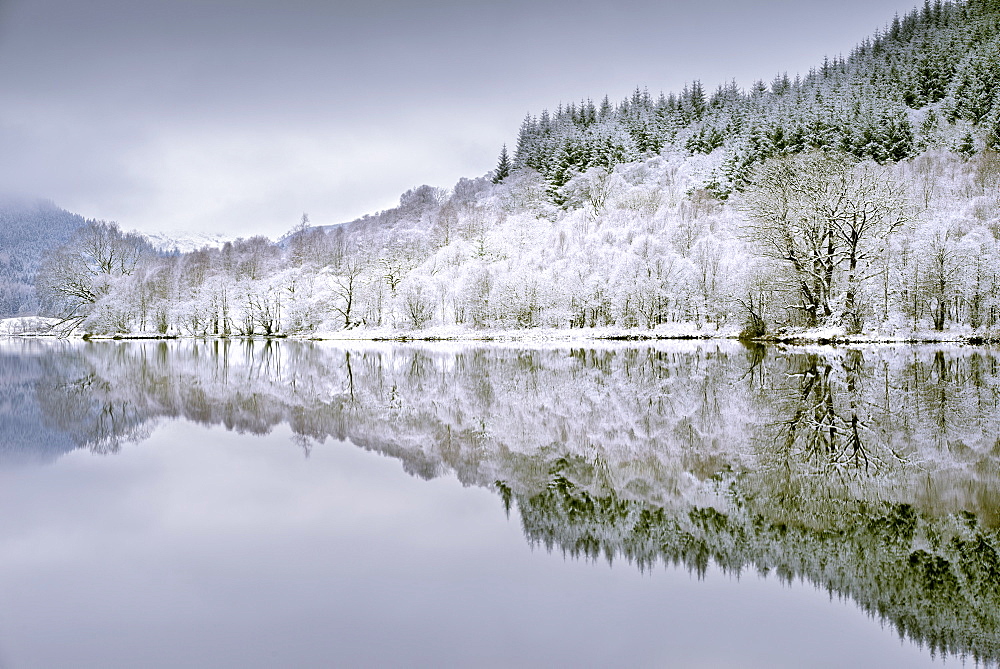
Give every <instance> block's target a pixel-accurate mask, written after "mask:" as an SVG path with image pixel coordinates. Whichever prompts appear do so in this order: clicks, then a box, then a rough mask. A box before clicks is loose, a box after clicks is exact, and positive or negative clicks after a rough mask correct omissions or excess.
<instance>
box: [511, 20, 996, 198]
mask: <svg viewBox="0 0 1000 669" xmlns="http://www.w3.org/2000/svg"><path fill="white" fill-rule="evenodd" d="M997 63H1000V5H998V4H997V2H995V0H967V1H964V2H942V1H941V0H938V1H936V2H933V3H932V2H930V0H926V1H925V3H924V5H923V7H922V8H918V9H915V10H913V11H912V12H910V13H909V14H907V15H906V16H904V17H902V18H900V17H898V16H897V17H896V18H895V19H894V20H893V21H892V23H891V24H890V25H889V26H888V27H887V28H886V29H885V30H884V31H882V32H879V33H876V35H875V36H873V37H872V38H869V39H866V40H864V41H863V42H862V43H861V44H860V45H859V46H858V47H857V48H855V49H854V50H853V51H852V52H851V54H850V55H849V56H847V57H846V58H845V57H840V56H836V57H833V58H828V59H826V60H824V62H823V64H822V65H821V66H819V67H816V68H813V69H812V70H810V71H809V72H808V74H806V75H805V76H796V77H795V78H794V79H790V78H789V77H788V75H787V74H782V75H779V76H777V77H775V78H774V80H773V81H772V82H771V83H770V85H767V84H765V83H764V82H763V81H758V82H756V83H755V84H754V85H753V86H752V87H751V89H750V90H749V91H744V90H742V89H740V88H739V87H738V86H737V85H736V84H735V83H729V84H725V85H721V86H719V87H718V88H717V89H716V90H715V91H714V92H713V93H708V92H707V91H706V90H705V89H704V87H703V84H702V83H701V82H699V81H694V82H692V83H691V84H690V85H687V86H685V88H684V89H683V90H682V91H681V92H680V93H679V94H677V93H671V94H670V95H664V94H662V93H661V94H660V95H659V96H658V97H655V98H654V97H653V96H652V95H650V94H649V92H648V91H643V90H636V91H635V92H634V93H633V94H632V95H631V97H629V98H628V99H626V100H623V101H621V102H620V103H618V104H617V105H615V104H612V103H611V102H610V101H609V100H608V98H607V97H605V98H604V99H603V100H602V101H601V103H600V104H599V105H598V104H595V103H594V102H593V101H592V100H584V101H582V102H580V103H578V104H577V103H570V104H568V105H560V106H559V107H558V108H557V109H556V111H555V112H554V113H550V112H549V111H548V110H545V111H543V112H542V113H541V115H539V116H537V117H536V116H531V115H529V116H528V117H526V118H525V119H524V122H523V123H522V125H521V128H520V132H519V134H518V140H517V148H516V151H515V154H514V160H513V165H514V167H515V168H521V169H524V168H529V169H532V170H535V171H537V172H539V173H540V174H542V175H543V177H544V179H545V183H546V188H547V191H548V194H549V197H550V199H551V200H552V201H553V202H555V203H557V204H563V203H564V202H565V200H566V196H565V194H564V193H563V192H562V187H563V186H564V185H565V184H566V183H567V182H568V181H569V180H570V179H571V178H572V175H574V174H578V173H581V172H585V171H587V170H588V169H589V168H591V167H603V168H605V169H610V168H612V167H613V166H614V165H617V164H621V163H628V162H632V161H634V160H638V159H640V158H643V157H647V156H649V155H654V154H657V153H659V152H660V151H661V150H663V149H664V147H670V148H673V149H680V150H684V151H687V152H689V153H711V152H713V151H715V150H717V149H721V150H723V151H724V153H725V160H724V163H723V164H722V165H721V166H720V168H719V170H718V171H717V173H716V175H715V182H714V183H713V184H712V187H713V191H714V192H715V193H716V194H717V195H720V196H723V197H724V196H727V195H729V194H730V193H731V192H732V191H733V190H741V189H742V188H743V187H744V186H745V185H746V184H747V181H748V179H749V175H750V173H751V171H752V167H753V166H754V165H756V164H759V163H760V162H763V161H764V160H766V159H768V158H772V157H776V156H785V155H789V154H795V153H800V152H805V151H809V150H814V149H836V150H838V151H842V152H845V153H848V154H851V155H853V156H855V157H856V158H858V159H859V160H865V159H870V160H874V161H876V162H878V163H888V162H896V161H899V160H903V159H905V158H909V157H912V156H914V155H916V154H917V153H919V152H920V151H922V150H925V149H927V148H934V147H944V148H950V149H954V150H959V151H962V152H965V153H967V154H971V153H973V152H975V151H977V150H981V149H982V148H984V147H986V148H993V149H996V148H997V147H998V146H1000V92H998V91H1000V87H998V84H1000V68H998V67H997Z"/></svg>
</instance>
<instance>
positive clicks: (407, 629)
mask: <svg viewBox="0 0 1000 669" xmlns="http://www.w3.org/2000/svg"><path fill="white" fill-rule="evenodd" d="M997 374H998V365H997V358H996V356H995V355H994V354H993V353H992V352H991V351H989V350H985V349H975V348H967V347H949V348H940V347H897V348H878V349H874V348H873V349H867V350H866V349H857V348H855V349H839V350H838V349H820V348H814V349H810V348H799V349H785V350H778V349H762V348H755V349H747V348H744V347H742V346H739V345H737V344H729V343H722V344H719V343H710V342H700V343H673V344H657V345H655V346H638V347H637V346H624V345H623V346H603V347H584V348H580V347H576V348H570V347H558V346H556V347H534V348H530V347H529V348H526V347H519V346H497V345H495V346H465V345H463V346H455V345H437V346H431V345H424V346H401V345H393V346H389V345H384V346H383V345H375V344H359V345H352V346H350V347H346V348H345V347H341V346H335V345H331V344H308V343H296V342H280V343H274V342H271V343H267V342H257V343H239V342H172V343H157V342H146V343H137V342H92V343H81V342H34V341H8V342H2V343H0V430H2V431H0V434H2V435H3V436H2V438H0V439H2V443H0V447H2V448H0V455H2V462H3V466H2V467H0V479H2V481H0V496H2V500H0V561H2V565H3V569H0V660H2V661H3V662H4V663H5V664H4V666H10V667H60V666H66V667H70V666H72V667H85V666H92V667H113V666H122V667H125V666H153V667H155V666H206V667H209V666H213V667H218V666H240V667H252V666H276V665H281V666H308V667H311V666H316V667H322V666H373V665H382V666H433V665H464V666H511V665H514V664H517V665H525V666H561V665H562V666H565V665H577V666H608V665H619V666H689V667H709V666H761V667H764V666H788V667H793V666H830V667H834V666H844V665H846V664H852V665H855V666H898V667H910V666H921V665H935V664H938V665H940V664H941V662H942V660H941V659H940V658H941V657H942V656H943V657H945V658H951V659H950V662H949V663H952V664H953V663H954V662H955V661H956V659H957V658H958V657H966V658H969V659H970V660H974V659H975V658H980V659H981V660H983V661H984V662H986V663H991V664H992V663H995V661H996V658H997V657H998V656H1000V651H998V648H1000V633H998V617H1000V585H998V583H1000V561H998V559H997V547H998V546H1000V541H998V531H997V526H998V517H997V499H996V491H997V490H998V487H997V485H998V483H1000V481H998V480H997V479H998V477H1000V471H998V467H997V462H998V455H1000V445H998V438H997V435H998V434H1000V430H998V428H1000V425H998V424H997V423H998V412H997V401H998V398H997V387H998V384H997Z"/></svg>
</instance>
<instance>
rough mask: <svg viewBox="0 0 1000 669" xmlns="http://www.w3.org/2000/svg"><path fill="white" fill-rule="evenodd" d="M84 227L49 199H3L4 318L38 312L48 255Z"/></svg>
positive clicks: (0, 296)
mask: <svg viewBox="0 0 1000 669" xmlns="http://www.w3.org/2000/svg"><path fill="white" fill-rule="evenodd" d="M83 224H84V219H83V217H82V216H78V215H77V214H72V213H70V212H68V211H66V210H64V209H60V208H59V207H57V206H55V205H54V204H53V203H51V202H49V201H47V200H26V199H17V198H4V199H0V317H7V316H18V315H33V314H36V313H38V310H39V306H40V305H39V302H38V297H37V295H36V294H35V288H34V283H35V277H36V275H37V273H38V269H39V267H40V266H41V263H42V260H43V258H44V256H45V254H46V252H48V251H49V250H51V249H54V248H56V247H58V246H60V245H61V244H65V243H66V242H67V241H68V240H69V239H70V237H71V236H72V235H73V232H74V231H75V230H77V229H78V228H80V227H81V226H82V225H83Z"/></svg>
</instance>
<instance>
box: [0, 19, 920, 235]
mask: <svg viewBox="0 0 1000 669" xmlns="http://www.w3.org/2000/svg"><path fill="white" fill-rule="evenodd" d="M914 1H915V0H842V1H841V2H837V3H832V2H829V1H828V0H824V1H822V2H821V1H819V0H775V1H767V2H736V1H723V0H697V1H694V0H688V1H684V2H672V1H670V0H605V1H603V2H595V1H591V0H583V1H576V2H574V1H572V0H570V1H567V0H491V1H489V2H477V1H476V0H464V1H462V0H436V1H431V0H365V1H359V2H338V1H337V0H332V1H325V2H324V1H320V0H284V1H283V2H280V3H279V2H276V1H264V0H165V1H159V0H151V1H143V0H87V1H83V0H0V189H3V190H10V191H19V192H23V193H30V194H33V195H37V196H41V197H45V198H49V199H52V200H54V201H55V202H56V204H58V205H60V206H62V207H64V208H67V209H69V210H71V211H75V212H78V213H81V214H83V215H85V216H88V217H95V218H104V219H110V220H116V221H118V222H119V223H120V224H121V225H122V227H124V228H129V229H138V230H141V231H144V232H158V231H183V230H190V231H202V232H207V231H215V232H221V233H225V234H227V235H229V236H233V237H235V236H249V235H253V234H266V235H269V236H271V237H277V236H279V235H281V234H282V233H284V232H286V231H287V230H289V229H290V228H292V227H293V226H294V225H295V224H296V223H297V222H298V220H299V218H300V217H301V215H302V213H303V212H308V213H309V216H310V219H311V220H312V222H313V224H316V225H320V224H329V223H339V222H343V221H347V220H351V219H354V218H356V217H358V216H361V215H363V214H365V213H371V212H374V211H376V210H379V209H385V208H387V207H391V206H394V205H395V204H396V203H397V202H398V199H399V195H400V193H402V192H403V191H405V190H406V189H408V188H412V187H414V186H418V185H421V184H424V183H427V184H431V185H434V186H441V187H450V186H452V185H453V184H454V183H455V182H456V181H457V180H458V179H459V178H460V177H463V176H467V177H474V176H480V175H482V174H484V173H486V172H487V171H489V170H490V169H492V168H493V166H494V165H495V162H496V157H497V154H498V153H499V150H500V146H501V144H503V143H504V142H506V143H507V144H508V145H512V144H513V143H514V142H515V140H516V136H517V129H518V126H519V125H520V123H521V120H522V119H523V118H524V116H525V114H527V113H529V112H530V113H532V114H537V113H539V112H540V111H541V110H542V109H543V108H550V109H554V108H555V107H556V106H557V105H558V104H559V103H560V102H570V101H579V100H580V99H582V98H586V97H591V98H594V99H595V100H597V101H599V100H600V99H601V97H603V96H604V95H605V94H608V95H610V97H611V99H612V101H617V100H619V99H621V98H623V97H625V96H627V95H628V94H629V93H630V92H631V91H632V90H634V89H635V88H636V87H646V88H648V89H649V90H650V92H651V93H653V94H654V95H655V94H658V93H659V92H660V91H664V92H670V91H679V90H680V89H681V88H682V87H683V85H684V83H685V82H687V81H690V80H692V79H700V80H701V81H702V82H703V83H704V84H705V86H706V88H708V89H709V90H711V89H714V88H715V86H717V85H718V84H720V83H723V82H725V81H728V80H731V79H735V80H736V81H737V83H739V84H740V85H742V86H744V87H746V86H749V85H750V84H751V83H752V82H753V81H754V80H756V79H763V80H765V81H768V82H769V81H770V80H771V79H772V78H773V77H774V75H775V74H777V73H779V72H781V71H788V72H789V74H790V75H794V74H795V73H796V72H802V73H804V72H806V71H807V70H808V69H809V67H811V66H813V65H816V64H818V63H820V62H821V61H822V58H823V56H824V55H830V56H833V55H837V54H840V53H845V54H846V53H847V52H849V50H850V49H851V48H852V47H853V46H854V45H855V44H856V43H857V42H858V41H859V40H861V39H862V38H864V37H865V36H867V35H870V34H871V33H872V32H874V30H875V29H877V28H879V27H882V26H885V25H886V24H887V23H888V22H889V21H891V19H892V16H893V14H895V13H897V12H898V13H900V14H903V13H905V12H907V11H909V10H910V9H911V8H912V7H913V6H914Z"/></svg>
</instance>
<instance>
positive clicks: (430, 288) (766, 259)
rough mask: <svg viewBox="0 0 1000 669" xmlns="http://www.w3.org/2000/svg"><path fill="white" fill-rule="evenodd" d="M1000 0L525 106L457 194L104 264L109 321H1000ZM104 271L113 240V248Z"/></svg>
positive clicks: (888, 324)
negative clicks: (832, 47) (626, 91)
mask: <svg viewBox="0 0 1000 669" xmlns="http://www.w3.org/2000/svg"><path fill="white" fill-rule="evenodd" d="M997 62H1000V2H997V1H996V0H990V1H986V0H968V1H965V2H935V3H933V4H932V3H930V2H926V3H925V4H924V5H923V7H922V8H920V9H917V10H914V11H913V12H911V13H910V14H908V15H907V16H905V17H903V18H897V19H895V20H894V21H892V23H890V24H889V26H888V27H887V28H886V29H885V30H884V31H879V32H877V33H876V34H875V35H874V36H873V37H871V38H868V39H865V40H863V41H862V42H861V43H860V44H859V45H858V47H857V48H856V49H854V51H852V53H851V54H850V55H849V56H847V57H843V58H842V57H839V56H838V57H835V58H832V59H827V60H825V61H824V62H823V63H822V64H819V65H817V67H816V68H814V69H813V70H811V71H810V72H809V73H807V74H806V75H804V76H796V77H794V78H790V77H788V76H786V75H783V74H782V75H779V76H777V77H776V78H775V79H774V81H772V82H771V84H770V85H765V84H763V83H762V82H758V83H757V84H756V85H754V86H753V87H751V90H749V91H743V90H740V89H739V88H738V87H736V86H735V85H724V86H720V87H719V88H718V89H717V90H716V91H715V92H714V93H712V94H708V93H707V92H706V91H705V90H704V88H703V87H702V85H701V84H700V83H699V82H694V83H692V84H690V85H689V86H687V87H686V88H685V89H684V90H683V91H681V92H680V93H678V94H671V95H660V96H659V97H657V98H655V99H654V98H653V96H650V95H648V94H646V93H645V92H642V91H637V92H636V93H635V94H634V95H633V96H631V97H630V98H629V99H628V100H625V101H622V102H620V103H618V104H612V103H611V102H610V101H608V100H607V99H605V100H604V101H603V102H602V103H601V104H599V105H595V104H593V103H591V102H589V101H586V100H585V101H584V102H582V103H580V104H570V105H560V106H559V107H558V108H557V110H556V112H554V113H549V112H547V111H543V112H542V113H541V114H540V115H539V116H538V117H529V118H527V119H525V121H524V123H523V124H522V126H521V132H520V137H519V140H518V144H517V147H516V149H515V151H514V152H513V154H514V155H513V160H509V159H508V158H507V154H506V151H503V152H501V160H500V161H499V163H498V165H497V169H496V170H494V171H493V172H492V173H490V174H487V175H484V176H481V177H477V178H472V179H461V180H460V181H459V182H458V183H457V184H455V186H454V187H453V188H452V189H450V190H444V189H440V188H433V187H431V186H420V187H418V188H414V189H412V190H410V191H408V192H406V193H404V194H403V196H402V197H401V198H400V202H399V205H398V206H397V207H394V208H391V209H389V210H386V211H382V212H378V213H376V214H372V215H370V216H365V217H363V218H361V219H358V220H356V221H353V222H350V223H346V224H342V225H337V226H329V227H310V226H309V225H308V224H307V221H306V220H305V219H304V220H303V224H302V225H300V226H298V227H297V228H296V229H295V230H293V231H292V232H291V233H290V234H289V235H287V236H286V237H284V238H283V239H282V240H281V242H280V243H278V244H274V243H271V242H270V241H268V240H266V239H263V238H254V239H250V240H236V241H234V242H232V243H227V244H224V245H223V246H222V247H221V248H216V249H201V250H199V251H194V252H191V253H185V254H172V255H170V256H169V257H163V256H156V255H149V256H144V257H143V259H142V262H141V263H140V264H139V265H137V266H136V267H135V268H131V269H129V271H128V272H126V273H124V274H121V273H118V274H116V275H115V276H110V275H109V276H107V277H103V278H102V277H98V279H99V282H100V283H101V286H100V290H99V291H97V293H96V294H99V295H100V299H96V298H94V299H91V298H88V299H89V300H90V302H87V303H84V304H82V305H78V306H79V307H80V309H81V311H79V312H77V315H78V316H80V317H81V321H80V322H81V323H82V326H83V327H84V328H85V329H88V330H89V331H91V332H123V331H124V332H127V331H133V332H134V331H145V330H147V329H149V328H150V327H151V324H155V328H156V329H157V330H159V331H161V332H171V333H180V334H190V335H229V334H236V335H251V334H258V335H259V334H264V335H274V334H296V333H315V332H317V331H330V330H338V329H344V328H356V327H358V326H362V327H367V328H393V329H408V330H419V329H423V328H426V327H430V326H441V327H449V328H450V327H454V326H457V327H460V328H471V329H498V328H503V329H507V328H532V327H552V328H586V327H601V326H615V327H620V328H637V329H643V330H655V329H657V328H661V329H662V328H667V329H670V330H676V329H677V328H678V327H680V328H681V329H684V330H685V331H699V332H703V333H717V332H730V333H735V332H738V331H740V330H741V329H744V330H745V331H746V332H747V333H748V334H756V335H761V334H765V333H771V332H781V331H782V330H784V329H788V328H797V327H800V326H809V327H817V326H819V327H823V328H828V329H829V331H830V332H839V333H844V332H850V333H858V332H864V333H869V334H872V335H875V336H883V337H884V336H890V337H906V336H911V335H912V333H916V332H926V331H928V330H934V331H938V332H945V331H948V332H950V333H952V334H953V335H958V334H964V335H969V334H972V333H975V334H976V335H977V336H990V337H993V336H996V334H997V330H998V327H1000V279H998V277H1000V252H998V251H1000V249H998V240H1000V155H998V153H997V151H996V149H997V135H998V129H997V119H998V117H1000V73H998V72H1000V70H998V69H997V67H996V63H997ZM92 260H93V261H94V263H96V265H97V266H100V264H101V263H100V259H96V258H95V259H92Z"/></svg>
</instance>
